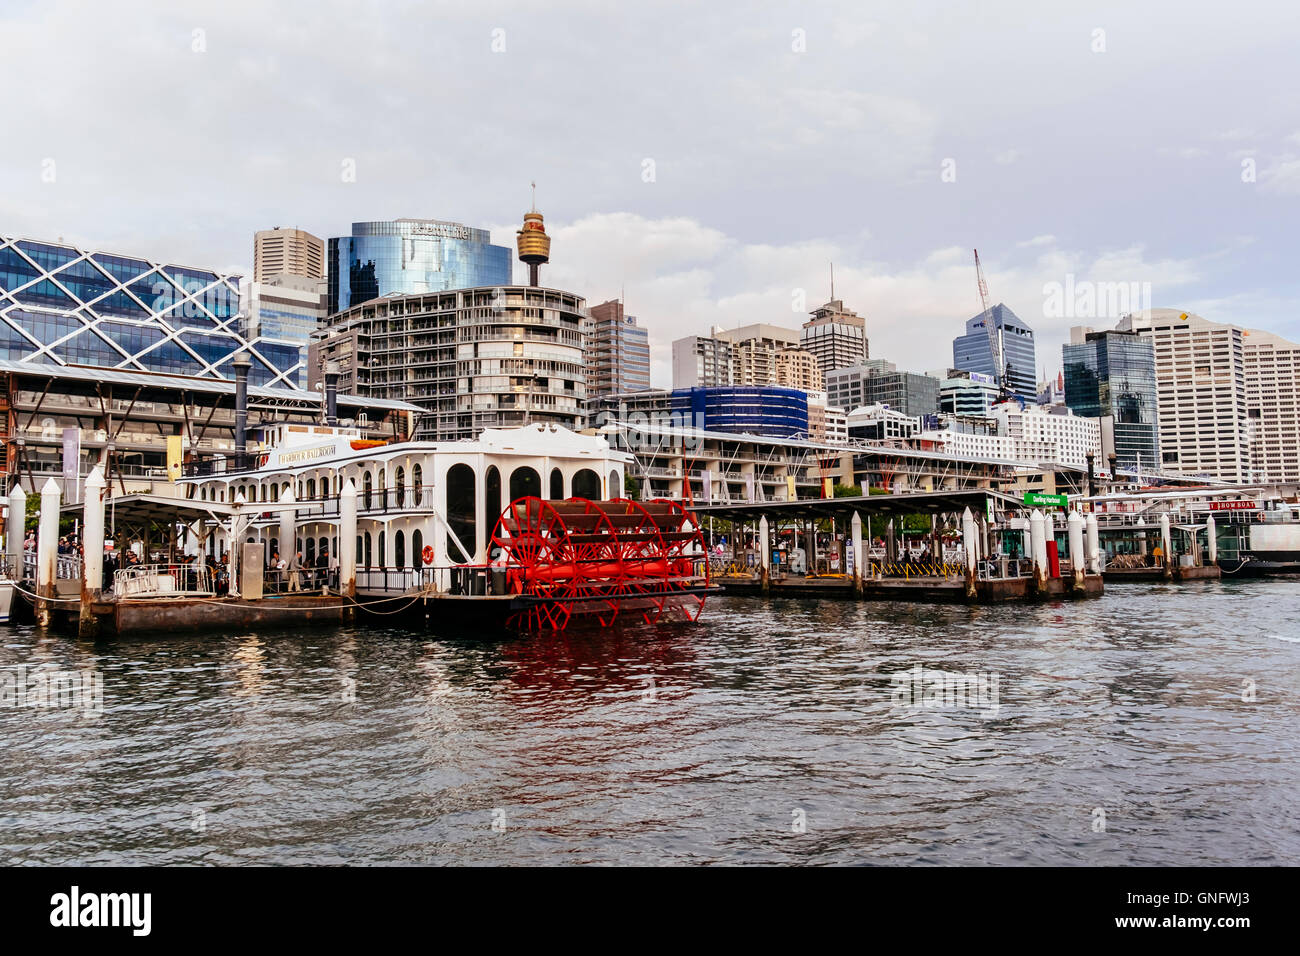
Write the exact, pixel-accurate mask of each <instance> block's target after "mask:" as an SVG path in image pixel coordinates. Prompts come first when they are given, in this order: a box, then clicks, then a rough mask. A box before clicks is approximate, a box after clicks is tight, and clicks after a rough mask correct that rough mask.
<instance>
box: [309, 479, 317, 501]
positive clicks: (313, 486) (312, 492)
mask: <svg viewBox="0 0 1300 956" xmlns="http://www.w3.org/2000/svg"><path fill="white" fill-rule="evenodd" d="M307 497H308V498H315V497H316V479H315V478H308V479H307Z"/></svg>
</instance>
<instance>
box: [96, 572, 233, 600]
mask: <svg viewBox="0 0 1300 956" xmlns="http://www.w3.org/2000/svg"><path fill="white" fill-rule="evenodd" d="M215 593H216V591H215V589H214V588H213V575H212V571H211V570H210V569H208V568H206V567H203V566H201V565H193V564H179V565H178V564H138V565H136V566H134V567H130V568H122V569H121V570H119V571H115V572H114V573H113V594H114V595H115V596H116V597H118V598H155V597H203V596H206V595H211V594H215Z"/></svg>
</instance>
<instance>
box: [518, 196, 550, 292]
mask: <svg viewBox="0 0 1300 956" xmlns="http://www.w3.org/2000/svg"><path fill="white" fill-rule="evenodd" d="M532 186H533V208H532V209H531V210H529V211H528V212H526V213H524V225H523V228H522V229H520V230H519V233H518V236H517V238H516V239H515V245H516V246H518V247H519V261H520V262H526V263H528V284H529V285H531V286H536V285H537V284H538V281H537V272H538V269H539V268H540V266H541V264H542V263H543V262H549V261H550V259H551V237H550V236H548V235H547V234H546V226H545V225H544V224H543V222H542V214H541V213H540V212H538V211H537V184H536V183H533V184H532Z"/></svg>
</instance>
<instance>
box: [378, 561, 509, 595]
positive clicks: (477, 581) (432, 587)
mask: <svg viewBox="0 0 1300 956" xmlns="http://www.w3.org/2000/svg"><path fill="white" fill-rule="evenodd" d="M380 591H382V592H384V593H386V594H410V593H414V592H421V591H427V592H430V593H433V592H441V593H443V594H457V595H460V594H464V595H474V594H477V595H485V594H506V593H508V592H507V591H506V583H505V573H504V570H503V569H495V568H493V567H492V566H490V565H481V564H453V565H446V566H442V567H421V568H357V592H358V593H361V594H364V593H375V592H380Z"/></svg>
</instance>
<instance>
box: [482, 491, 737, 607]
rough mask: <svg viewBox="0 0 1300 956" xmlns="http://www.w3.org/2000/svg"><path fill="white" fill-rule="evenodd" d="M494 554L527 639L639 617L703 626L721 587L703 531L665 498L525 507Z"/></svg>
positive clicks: (528, 503)
mask: <svg viewBox="0 0 1300 956" xmlns="http://www.w3.org/2000/svg"><path fill="white" fill-rule="evenodd" d="M490 548H491V553H492V554H493V555H494V559H493V566H494V567H496V568H504V569H505V572H506V580H507V584H508V587H509V589H510V591H511V593H513V594H516V595H518V597H519V602H520V605H521V606H520V608H519V609H518V610H516V611H514V612H513V613H512V614H511V616H510V619H509V621H508V624H509V625H510V626H512V627H514V628H517V629H519V630H524V631H562V630H564V629H565V628H566V627H568V626H569V624H570V622H578V621H581V622H585V623H590V624H592V625H594V626H599V627H609V626H610V625H612V624H613V623H614V622H615V621H616V620H618V619H619V618H620V617H626V616H628V615H631V614H636V615H639V619H640V620H642V621H644V622H645V623H647V624H654V623H657V622H658V621H660V620H662V619H663V618H664V617H665V615H668V616H672V617H677V618H682V619H685V620H690V621H694V620H698V619H699V616H700V613H701V612H702V611H703V609H704V599H705V597H706V595H707V594H708V592H709V590H710V588H711V586H712V585H711V579H710V573H709V562H708V549H707V547H706V545H705V541H704V533H703V531H702V530H701V529H700V526H699V523H698V522H697V521H696V520H695V516H694V515H692V514H691V512H689V511H687V510H686V509H685V508H684V507H682V505H681V504H679V503H678V502H675V501H670V500H668V499H664V498H657V499H655V500H653V501H644V502H640V501H633V500H631V499H630V498H614V499H612V500H609V501H592V500H590V499H587V498H568V499H565V500H564V501H549V500H547V499H544V498H536V497H526V498H519V499H516V500H515V501H513V502H511V503H510V505H509V506H507V507H506V509H505V510H504V511H503V512H502V513H501V516H500V517H499V518H498V519H497V523H496V527H495V529H494V531H493V533H492V539H491V544H490Z"/></svg>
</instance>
